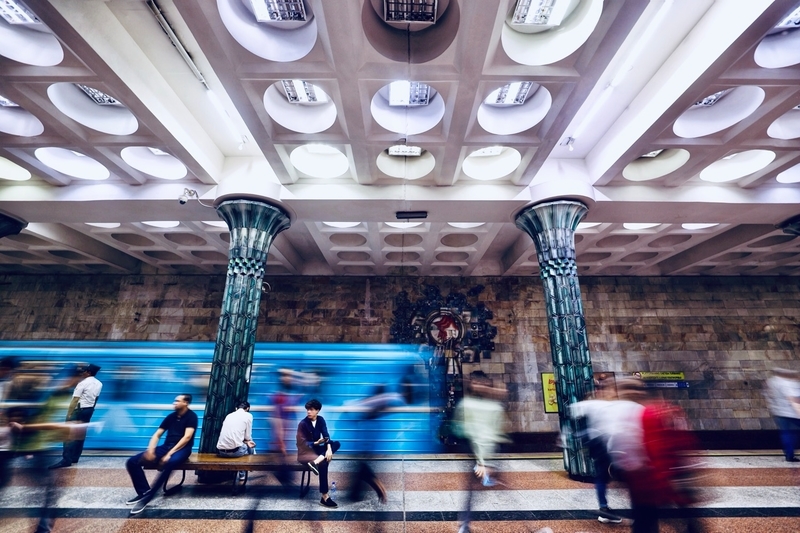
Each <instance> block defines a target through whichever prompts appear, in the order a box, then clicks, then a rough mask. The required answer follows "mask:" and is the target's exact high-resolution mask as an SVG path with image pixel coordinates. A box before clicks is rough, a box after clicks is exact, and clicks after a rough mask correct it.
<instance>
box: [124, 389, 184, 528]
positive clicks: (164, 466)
mask: <svg viewBox="0 0 800 533" xmlns="http://www.w3.org/2000/svg"><path fill="white" fill-rule="evenodd" d="M191 402H192V395H191V394H179V395H178V396H176V397H175V400H174V401H173V402H172V406H173V409H174V411H173V412H172V413H170V414H169V415H167V417H166V418H164V421H163V422H161V425H160V426H158V429H157V430H156V432H155V433H153V436H152V437H150V442H149V444H148V445H147V450H145V451H144V452H142V453H138V454H136V455H134V456H133V457H131V458H130V459H128V460H127V462H126V463H125V468H126V469H127V470H128V475H129V476H130V477H131V482H132V483H133V488H134V489H136V496H134V497H133V498H131V499H129V500H128V501H127V502H125V503H126V504H127V505H133V506H134V507H133V509H131V514H132V515H137V514H139V513H141V512H142V511H144V509H145V507H147V505H148V504H149V503H150V501H151V500H152V499H153V497H154V496H155V495H156V493H157V492H158V489H160V488H161V487H162V486H163V485H164V483H166V482H167V479H168V478H169V475H170V474H171V473H172V470H173V469H174V468H175V466H177V465H179V464H181V463H182V462H184V461H186V459H188V458H189V456H190V455H191V454H192V446H194V435H195V433H196V431H197V414H195V412H194V411H192V410H191V409H189V404H190V403H191ZM165 432H166V434H167V436H166V438H165V440H164V444H161V445H159V444H158V442H159V440H161V435H163V434H164V433H165ZM143 466H151V467H158V468H159V469H160V470H161V472H160V473H159V474H158V477H157V478H156V482H155V483H154V484H153V485H152V486H151V485H150V484H149V483H148V482H147V477H146V476H145V475H144V468H143Z"/></svg>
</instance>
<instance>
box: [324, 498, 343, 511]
mask: <svg viewBox="0 0 800 533" xmlns="http://www.w3.org/2000/svg"><path fill="white" fill-rule="evenodd" d="M319 504H320V505H322V506H323V507H330V508H331V509H335V508H337V507H339V505H338V504H337V503H336V502H335V501H333V500H332V499H330V498H328V499H327V500H326V499H325V498H320V500H319Z"/></svg>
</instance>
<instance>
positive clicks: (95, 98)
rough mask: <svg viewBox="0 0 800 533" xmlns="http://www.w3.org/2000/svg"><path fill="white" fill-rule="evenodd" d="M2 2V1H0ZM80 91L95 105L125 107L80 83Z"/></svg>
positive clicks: (111, 97)
mask: <svg viewBox="0 0 800 533" xmlns="http://www.w3.org/2000/svg"><path fill="white" fill-rule="evenodd" d="M0 1H2V0H0ZM75 86H76V87H78V88H79V89H80V90H81V91H83V92H84V93H85V94H86V96H88V97H89V98H90V99H91V100H92V102H94V103H95V104H97V105H113V106H117V107H125V106H123V105H122V104H121V103H120V101H119V100H117V99H116V98H114V97H113V96H109V95H107V94H106V93H104V92H103V91H100V90H98V89H95V88H94V87H89V86H88V85H82V84H80V83H76V84H75Z"/></svg>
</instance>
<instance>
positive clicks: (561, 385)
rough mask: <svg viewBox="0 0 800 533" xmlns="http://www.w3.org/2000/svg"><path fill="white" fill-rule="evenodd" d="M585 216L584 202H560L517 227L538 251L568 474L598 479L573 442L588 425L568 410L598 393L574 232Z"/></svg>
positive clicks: (522, 217)
mask: <svg viewBox="0 0 800 533" xmlns="http://www.w3.org/2000/svg"><path fill="white" fill-rule="evenodd" d="M587 211H588V209H587V207H586V206H585V205H584V204H582V203H580V202H575V201H568V200H560V201H554V202H547V203H543V204H538V205H534V206H532V207H529V208H527V209H525V210H524V211H522V212H521V213H520V214H519V215H517V219H516V224H517V227H518V228H520V229H521V230H523V231H525V232H526V233H528V235H530V236H531V238H532V239H533V242H534V243H535V245H536V255H537V258H538V260H539V268H540V270H541V273H540V277H541V279H542V283H543V284H544V295H545V304H546V306H547V326H548V329H549V330H550V352H551V354H552V357H553V372H554V374H555V378H556V393H557V395H558V417H559V424H560V427H561V433H562V435H563V436H564V440H565V443H564V444H565V447H564V468H565V469H566V470H567V472H569V475H570V476H571V477H576V478H588V477H591V476H593V475H594V468H593V465H592V461H591V459H590V458H589V455H588V450H586V449H584V448H582V447H581V446H580V443H579V442H578V440H577V439H576V438H575V435H576V434H577V433H578V432H580V431H583V430H584V429H585V426H584V423H583V421H575V420H572V419H571V418H569V417H568V416H567V407H568V406H569V405H571V404H572V403H574V402H576V401H580V400H583V399H584V397H585V396H586V394H587V393H588V392H590V391H591V390H593V387H594V384H593V376H592V361H591V358H590V356H589V345H588V342H587V339H586V320H585V319H584V315H583V304H582V302H581V291H580V286H579V284H578V272H577V265H576V263H575V230H576V229H577V227H578V223H579V222H580V221H581V219H582V218H583V216H584V215H585V214H586V212H587Z"/></svg>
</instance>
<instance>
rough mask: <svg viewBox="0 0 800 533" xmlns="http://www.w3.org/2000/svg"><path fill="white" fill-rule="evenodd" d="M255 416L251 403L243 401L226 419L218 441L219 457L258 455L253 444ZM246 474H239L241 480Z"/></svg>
mask: <svg viewBox="0 0 800 533" xmlns="http://www.w3.org/2000/svg"><path fill="white" fill-rule="evenodd" d="M252 435H253V415H251V414H250V403H248V402H246V401H241V402H239V403H238V404H236V410H235V411H234V412H232V413H231V414H229V415H228V416H226V417H225V420H224V421H223V422H222V429H221V430H220V432H219V439H218V440H217V455H219V456H220V457H242V456H243V455H248V454H250V455H252V454H254V453H256V443H255V442H253V436H252ZM244 477H245V473H244V472H239V479H244Z"/></svg>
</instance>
